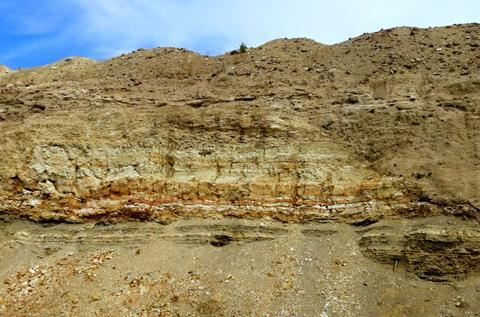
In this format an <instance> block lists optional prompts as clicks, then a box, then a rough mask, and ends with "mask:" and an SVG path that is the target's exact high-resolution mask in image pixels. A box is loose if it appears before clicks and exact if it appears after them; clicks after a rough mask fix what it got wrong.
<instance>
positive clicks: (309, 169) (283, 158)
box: [0, 24, 480, 316]
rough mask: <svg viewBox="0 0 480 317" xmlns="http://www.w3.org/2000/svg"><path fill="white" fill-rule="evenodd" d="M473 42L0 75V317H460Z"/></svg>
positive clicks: (477, 82) (431, 34)
mask: <svg viewBox="0 0 480 317" xmlns="http://www.w3.org/2000/svg"><path fill="white" fill-rule="evenodd" d="M479 34H480V26H479V25H478V24H464V25H454V26H449V27H442V28H431V29H416V28H395V29H389V30H383V31H380V32H377V33H374V34H365V35H362V36H360V37H357V38H354V39H351V40H348V41H346V42H343V43H340V44H336V45H331V46H326V45H322V44H319V43H316V42H314V41H311V40H307V39H292V40H275V41H272V42H269V43H266V44H264V45H262V46H260V47H258V48H253V49H249V50H247V52H245V53H238V52H237V53H235V54H233V53H232V54H225V55H222V56H217V57H207V56H201V55H198V54H195V53H193V52H189V51H185V50H182V49H174V48H159V49H152V50H138V51H135V52H133V53H131V54H127V55H122V56H119V57H116V58H113V59H111V60H108V61H105V62H95V61H91V60H88V59H84V58H66V59H64V60H62V61H60V62H58V63H55V64H52V65H47V66H44V67H38V68H32V69H25V70H19V71H16V72H11V73H6V74H2V75H0V135H1V137H2V138H1V140H2V143H1V144H0V149H1V153H2V155H0V219H2V220H4V222H1V221H0V226H1V227H2V230H0V241H1V242H2V243H0V277H2V278H3V280H4V284H1V285H4V286H0V315H2V314H4V315H8V316H17V315H25V314H28V313H29V312H32V311H38V312H39V314H40V315H44V316H45V315H59V314H62V311H64V310H65V309H66V310H68V311H72V312H74V314H75V315H78V316H83V315H84V316H91V315H94V314H97V315H102V314H103V315H109V313H110V314H112V312H113V311H115V315H129V314H130V315H138V314H140V313H141V312H144V313H145V314H147V315H148V314H151V315H155V314H156V315H161V316H170V315H172V316H174V315H182V316H183V315H192V316H213V315H215V316H234V315H238V316H265V315H268V314H271V315H275V316H437V315H442V316H444V315H448V316H455V315H459V316H460V315H462V316H474V315H475V314H478V311H479V309H480V307H479V306H478V303H480V300H479V297H478V292H477V291H475V289H476V287H477V286H478V282H479V279H480V275H479V274H478V271H479V269H480V267H479V264H478V263H479V260H480V231H479V227H478V220H479V211H480V195H479V192H480V93H479V91H480V48H479ZM2 72H3V73H5V72H4V71H2V70H0V73H2ZM18 219H28V220H34V221H38V222H46V223H47V224H45V223H44V225H45V226H50V225H52V226H53V224H52V223H62V222H68V223H76V224H68V225H66V224H58V226H55V227H53V228H50V227H42V226H40V225H37V224H33V223H25V222H21V221H13V222H12V223H7V221H12V220H18ZM130 220H142V221H145V222H143V223H130V222H128V221H130ZM154 222H158V223H160V224H158V223H154ZM112 223H116V225H112V226H105V227H103V226H96V225H100V224H112ZM254 242H255V243H254ZM140 246H141V247H140ZM223 247H225V248H223ZM39 250H40V251H39ZM42 250H43V251H42ZM142 250H145V253H142V252H144V251H142ZM220 250H225V251H220ZM129 252H131V253H129ZM132 254H134V255H135V256H138V258H136V259H137V260H135V259H133V258H132V257H131V255H132ZM186 255H187V256H186ZM190 261H191V263H190ZM31 263H38V265H36V266H33V267H30V266H31ZM104 263H113V264H112V267H108V269H107V268H105V267H104V266H105V265H107V264H104ZM237 264H238V265H237ZM102 265H103V266H102ZM108 265H110V264H108ZM236 265H237V266H236ZM100 267H103V268H102V270H100ZM152 268H155V270H153V269H152ZM132 272H133V273H132ZM227 272H230V273H228V274H227ZM96 274H98V280H97V275H96ZM417 277H418V278H420V279H421V280H419V279H417ZM423 280H430V281H437V282H438V281H444V282H448V283H431V284H428V283H427V282H425V281H423ZM85 281H87V282H85ZM259 281H260V282H259ZM312 281H315V282H312ZM75 283H77V284H75ZM89 283H90V284H89ZM105 283H107V284H108V286H105V285H106V284H105ZM449 283H450V284H449ZM455 283H458V284H455ZM69 285H70V286H69ZM72 285H77V286H78V287H77V289H78V290H77V291H75V292H76V293H75V292H73V290H72V289H73V288H75V286H72ZM105 287H107V288H105ZM200 287H201V288H200ZM107 289H108V290H109V291H110V293H108V292H107ZM412 289H415V290H416V291H415V292H412ZM52 290H55V291H54V292H52ZM58 290H62V291H61V292H60V291H58ZM352 290H354V291H353V292H352ZM417 291H418V292H417ZM59 293H61V294H62V296H64V297H62V299H59V298H58V294H59ZM65 294H68V296H67V295H65ZM146 294H150V295H151V296H150V295H148V296H147V295H146ZM152 294H153V295H152ZM159 294H160V295H159ZM162 294H167V295H162ZM372 294H373V295H372ZM432 294H435V296H434V297H432V296H433V295H432ZM452 294H455V295H456V296H457V295H458V296H460V297H458V298H457V297H455V298H452V296H453V295H452ZM371 296H373V297H374V299H375V300H374V299H372V297H371ZM67 297H68V298H67ZM105 297H108V298H110V299H109V300H104V299H105ZM53 302H55V303H56V304H55V305H51V303H53ZM260 303H261V304H260ZM266 303H271V304H266ZM319 303H321V307H320V306H318V305H320V304H319ZM418 303H420V304H418ZM426 303H429V304H426ZM57 304H58V305H57ZM49 305H50V306H49ZM252 307H256V308H258V310H257V311H252ZM56 309H62V311H60V310H56Z"/></svg>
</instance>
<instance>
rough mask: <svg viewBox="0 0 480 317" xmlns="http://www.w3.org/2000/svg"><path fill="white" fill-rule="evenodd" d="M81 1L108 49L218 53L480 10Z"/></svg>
mask: <svg viewBox="0 0 480 317" xmlns="http://www.w3.org/2000/svg"><path fill="white" fill-rule="evenodd" d="M76 1H77V3H78V5H79V6H80V8H81V11H82V12H83V18H82V24H83V25H85V29H84V36H86V37H90V38H91V39H92V41H93V42H96V48H95V50H96V52H97V53H98V54H100V55H102V56H103V57H107V56H111V55H113V54H117V53H119V52H124V51H128V50H133V49H135V48H138V47H142V46H145V47H152V46H180V47H186V48H190V49H198V48H200V49H201V50H208V49H207V48H205V47H208V41H213V43H212V44H214V45H216V47H213V48H212V47H210V48H209V50H210V51H211V52H215V53H220V52H223V51H226V50H230V49H233V48H235V47H236V46H238V44H239V43H240V42H241V41H244V42H246V43H247V44H249V45H252V46H256V45H260V44H262V43H264V42H265V41H268V40H271V39H274V38H278V37H310V38H313V39H315V40H317V41H320V42H323V43H327V44H331V43H335V42H340V41H343V40H345V39H347V38H348V37H352V36H356V35H359V34H361V33H363V32H367V31H368V32H372V31H376V30H378V29H380V28H382V27H383V28H386V27H392V26H398V25H414V26H429V25H445V24H450V23H456V22H473V21H475V19H476V20H477V21H478V20H479V18H480V17H479V16H478V15H479V14H480V6H479V5H478V4H477V3H478V2H476V1H473V0H471V1H469V0H458V1H455V3H453V2H451V1H444V0H437V1H434V0H429V1H417V0H403V1H388V0H366V1H354V0H349V1H345V0H337V1H314V0H297V1H288V0H277V1H275V0H238V1H235V0H230V1H228V0H222V1H220V0H177V1H153V0H131V1H128V0H103V1H97V0H76ZM474 7H476V8H477V9H478V10H476V11H475V10H474ZM202 40H205V41H207V44H206V45H202V43H200V41H202Z"/></svg>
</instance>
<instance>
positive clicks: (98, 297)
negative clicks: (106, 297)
mask: <svg viewBox="0 0 480 317" xmlns="http://www.w3.org/2000/svg"><path fill="white" fill-rule="evenodd" d="M90 298H91V299H92V301H95V302H96V301H99V300H101V299H102V294H100V293H99V292H95V293H92V294H90Z"/></svg>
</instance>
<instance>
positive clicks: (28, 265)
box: [0, 217, 480, 316]
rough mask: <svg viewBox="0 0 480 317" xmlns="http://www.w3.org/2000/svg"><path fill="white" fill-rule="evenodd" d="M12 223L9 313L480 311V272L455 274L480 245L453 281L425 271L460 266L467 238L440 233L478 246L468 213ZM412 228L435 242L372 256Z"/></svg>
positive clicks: (7, 258) (3, 309)
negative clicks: (328, 219)
mask: <svg viewBox="0 0 480 317" xmlns="http://www.w3.org/2000/svg"><path fill="white" fill-rule="evenodd" d="M468 228H470V229H468ZM1 229H2V230H1V231H0V232H1V237H0V238H1V241H2V244H1V245H0V251H1V259H0V264H1V265H0V278H1V279H2V280H3V286H2V288H1V289H0V314H2V315H3V316H45V315H49V316H95V315H98V316H478V315H479V312H480V305H479V303H480V287H479V285H480V284H479V283H480V276H479V275H478V274H468V275H462V277H461V278H459V277H458V276H455V275H449V274H450V273H464V270H462V269H461V268H463V269H465V268H468V269H469V270H470V269H472V270H476V272H478V269H480V266H479V262H480V261H479V258H480V254H479V253H478V249H477V251H476V252H477V253H476V254H475V255H470V256H471V258H470V260H471V263H470V264H471V266H469V267H465V266H464V265H465V263H463V262H462V261H458V262H456V263H453V264H454V265H452V266H451V269H452V270H457V271H456V272H446V271H445V272H444V273H445V274H444V275H442V276H441V277H442V278H443V279H442V281H443V282H438V281H437V282H435V281H429V280H428V279H419V278H418V276H420V277H422V278H425V273H426V274H427V275H426V276H427V277H428V276H429V275H433V276H434V277H438V276H439V274H440V271H441V270H442V268H446V267H447V266H448V265H442V264H438V263H435V262H438V261H453V259H454V257H455V255H460V257H462V254H461V252H462V251H459V249H460V248H462V247H463V245H462V244H461V243H459V242H458V241H456V242H457V243H455V242H454V243H453V244H448V243H449V242H450V243H452V242H453V240H455V238H451V239H450V240H449V241H445V239H446V238H445V235H442V234H439V235H435V234H432V232H443V233H445V232H448V231H455V232H456V233H457V234H458V232H463V235H462V236H461V237H462V238H465V237H466V235H468V236H469V237H470V239H475V243H476V245H477V247H478V244H479V242H480V230H479V229H478V226H477V225H476V224H475V223H470V222H467V221H462V220H456V219H450V218H442V217H440V218H427V219H419V220H390V221H387V220H385V221H381V222H379V223H377V224H374V225H370V226H367V227H355V226H349V225H345V224H336V223H323V224H321V223H311V224H303V225H299V224H288V225H287V224H281V223H278V222H272V221H258V220H242V219H221V220H208V219H207V220H198V219H197V220H186V221H185V220H181V221H178V222H175V223H173V224H171V225H161V224H156V223H122V224H117V225H109V226H104V225H96V226H94V225H72V224H58V225H44V226H41V225H36V224H31V223H25V222H15V223H9V224H6V223H4V224H1ZM468 230H471V231H470V234H468V233H467V232H468ZM403 231H405V232H409V233H410V234H424V233H425V232H429V233H430V236H428V235H427V237H426V238H425V237H424V240H422V239H415V243H416V244H421V243H424V244H423V245H421V246H419V245H409V246H408V251H407V252H406V256H402V255H401V254H398V255H395V256H398V257H397V258H391V259H389V260H387V259H383V260H382V261H381V262H379V261H377V260H376V259H375V257H373V258H372V256H371V254H370V253H371V252H372V250H374V251H375V252H376V256H377V257H378V256H379V255H380V254H381V255H383V256H386V255H387V256H389V255H391V256H394V253H395V252H399V250H398V249H397V248H396V246H395V245H394V244H395V243H396V242H398V240H395V241H392V242H391V243H392V244H393V245H389V244H388V243H385V239H386V238H388V237H389V236H392V235H393V236H394V235H397V234H399V233H401V232H403ZM460 234H462V233H460ZM433 238H435V239H437V240H438V241H440V240H442V239H443V240H444V241H443V244H442V243H438V244H436V245H435V251H432V250H429V249H428V248H429V246H428V244H429V243H431V241H432V239H433ZM457 238H458V236H457ZM379 246H380V247H379ZM415 247H416V248H415ZM466 249H467V250H468V249H469V248H468V247H466ZM455 250H456V251H455ZM427 252H429V253H428V254H427ZM400 253H401V252H400ZM445 255H447V257H446V258H445ZM463 256H465V254H463ZM450 264H452V263H450ZM435 269H436V270H437V271H436V272H434V270H435ZM460 271H461V272H460Z"/></svg>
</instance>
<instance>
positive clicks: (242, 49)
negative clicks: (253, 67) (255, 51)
mask: <svg viewBox="0 0 480 317" xmlns="http://www.w3.org/2000/svg"><path fill="white" fill-rule="evenodd" d="M238 51H239V52H240V53H245V52H246V51H247V44H245V43H243V42H242V43H240V48H239V49H238Z"/></svg>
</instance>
